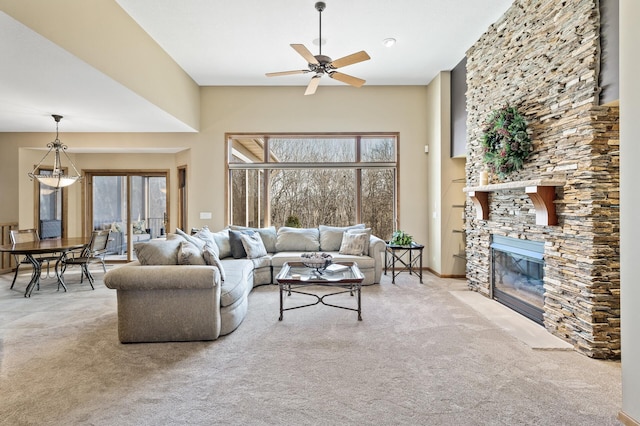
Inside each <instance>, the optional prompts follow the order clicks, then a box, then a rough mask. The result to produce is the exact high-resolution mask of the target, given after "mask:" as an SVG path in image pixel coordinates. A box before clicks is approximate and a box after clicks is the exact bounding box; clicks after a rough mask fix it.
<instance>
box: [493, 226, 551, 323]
mask: <svg viewBox="0 0 640 426" xmlns="http://www.w3.org/2000/svg"><path fill="white" fill-rule="evenodd" d="M513 240H515V242H513V243H514V244H511V242H508V241H505V240H503V239H498V241H499V242H498V241H496V238H495V237H494V243H493V244H492V246H491V247H492V249H491V258H492V266H493V268H492V270H493V273H492V290H493V298H494V299H496V300H497V301H499V302H500V303H502V304H504V305H506V306H508V307H510V308H511V309H513V310H515V311H517V312H519V313H521V314H522V315H524V316H526V317H528V318H530V319H532V320H534V321H536V322H537V323H539V324H542V323H543V313H544V260H543V252H544V245H543V244H542V243H537V242H532V241H525V242H523V240H517V239H513ZM505 243H506V244H505ZM529 243H532V244H529ZM524 246H526V247H524Z"/></svg>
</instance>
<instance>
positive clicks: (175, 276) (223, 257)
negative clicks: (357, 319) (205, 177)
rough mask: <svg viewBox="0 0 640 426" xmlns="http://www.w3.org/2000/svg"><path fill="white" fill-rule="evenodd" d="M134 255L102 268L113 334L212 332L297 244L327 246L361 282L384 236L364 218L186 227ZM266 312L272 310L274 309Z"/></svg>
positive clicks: (372, 270) (379, 264)
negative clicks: (310, 224)
mask: <svg viewBox="0 0 640 426" xmlns="http://www.w3.org/2000/svg"><path fill="white" fill-rule="evenodd" d="M134 249H135V251H136V255H137V258H138V260H137V261H135V262H131V263H129V264H127V265H125V266H122V267H119V268H116V269H113V270H111V271H109V272H108V273H107V274H106V275H105V278H104V283H105V285H106V286H107V287H109V288H111V289H115V290H117V299H118V336H119V339H120V341H121V342H123V343H130V342H166V341H192V340H215V339H217V338H218V337H219V336H223V335H227V334H229V333H231V332H232V331H234V330H235V329H236V328H237V327H238V326H239V325H240V323H241V322H242V320H243V319H244V318H245V316H246V313H247V310H248V295H249V293H250V292H251V290H252V289H253V288H254V287H256V286H259V285H266V284H275V283H276V280H275V277H276V276H277V275H278V273H279V272H280V270H281V268H282V266H283V265H284V263H285V262H288V261H297V260H300V256H301V254H303V253H305V252H326V253H330V254H331V255H332V257H333V260H334V261H336V262H340V261H346V262H356V263H357V264H358V267H359V269H360V270H361V271H362V273H363V275H364V281H363V284H364V285H370V284H376V283H379V282H380V277H381V274H382V269H383V266H384V265H383V262H384V255H383V253H384V250H385V242H384V241H383V240H382V239H380V238H378V237H376V236H374V235H371V230H370V229H367V228H365V226H364V225H354V226H349V227H332V226H323V225H321V226H319V227H318V228H288V227H282V228H279V229H278V230H277V231H276V228H275V227H269V228H245V227H236V226H231V227H229V228H227V229H224V230H222V231H219V232H215V233H213V232H211V231H209V230H208V229H207V228H203V229H201V230H198V231H197V232H195V233H194V234H193V235H192V234H186V233H184V232H182V231H180V230H177V231H176V233H175V234H168V235H167V238H166V239H163V240H160V239H158V240H152V241H149V242H145V243H139V244H136V245H135V247H134ZM273 315H274V319H276V318H277V316H278V313H277V312H275V311H274V314H273Z"/></svg>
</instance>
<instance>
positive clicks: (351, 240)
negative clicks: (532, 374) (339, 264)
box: [339, 232, 367, 256]
mask: <svg viewBox="0 0 640 426" xmlns="http://www.w3.org/2000/svg"><path fill="white" fill-rule="evenodd" d="M366 241H367V234H348V233H346V232H345V234H344V235H343V236H342V244H341V245H340V252H339V253H340V254H348V255H352V256H362V254H363V253H364V245H365V242H366Z"/></svg>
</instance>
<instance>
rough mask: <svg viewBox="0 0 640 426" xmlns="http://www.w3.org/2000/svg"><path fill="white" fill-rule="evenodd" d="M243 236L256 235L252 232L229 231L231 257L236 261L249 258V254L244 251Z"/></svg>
mask: <svg viewBox="0 0 640 426" xmlns="http://www.w3.org/2000/svg"><path fill="white" fill-rule="evenodd" d="M242 234H246V235H252V234H255V232H254V231H250V230H245V231H234V230H233V229H229V245H230V246H231V256H233V258H234V259H242V258H243V257H247V252H246V251H245V250H244V246H243V245H242V240H241V239H240V236H241V235H242Z"/></svg>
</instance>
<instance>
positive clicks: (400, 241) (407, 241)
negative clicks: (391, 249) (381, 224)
mask: <svg viewBox="0 0 640 426" xmlns="http://www.w3.org/2000/svg"><path fill="white" fill-rule="evenodd" d="M412 242H413V237H411V235H409V234H407V233H406V232H404V231H401V230H397V231H395V232H394V233H393V235H392V236H391V241H389V244H391V245H392V246H410V245H411V243H412Z"/></svg>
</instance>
